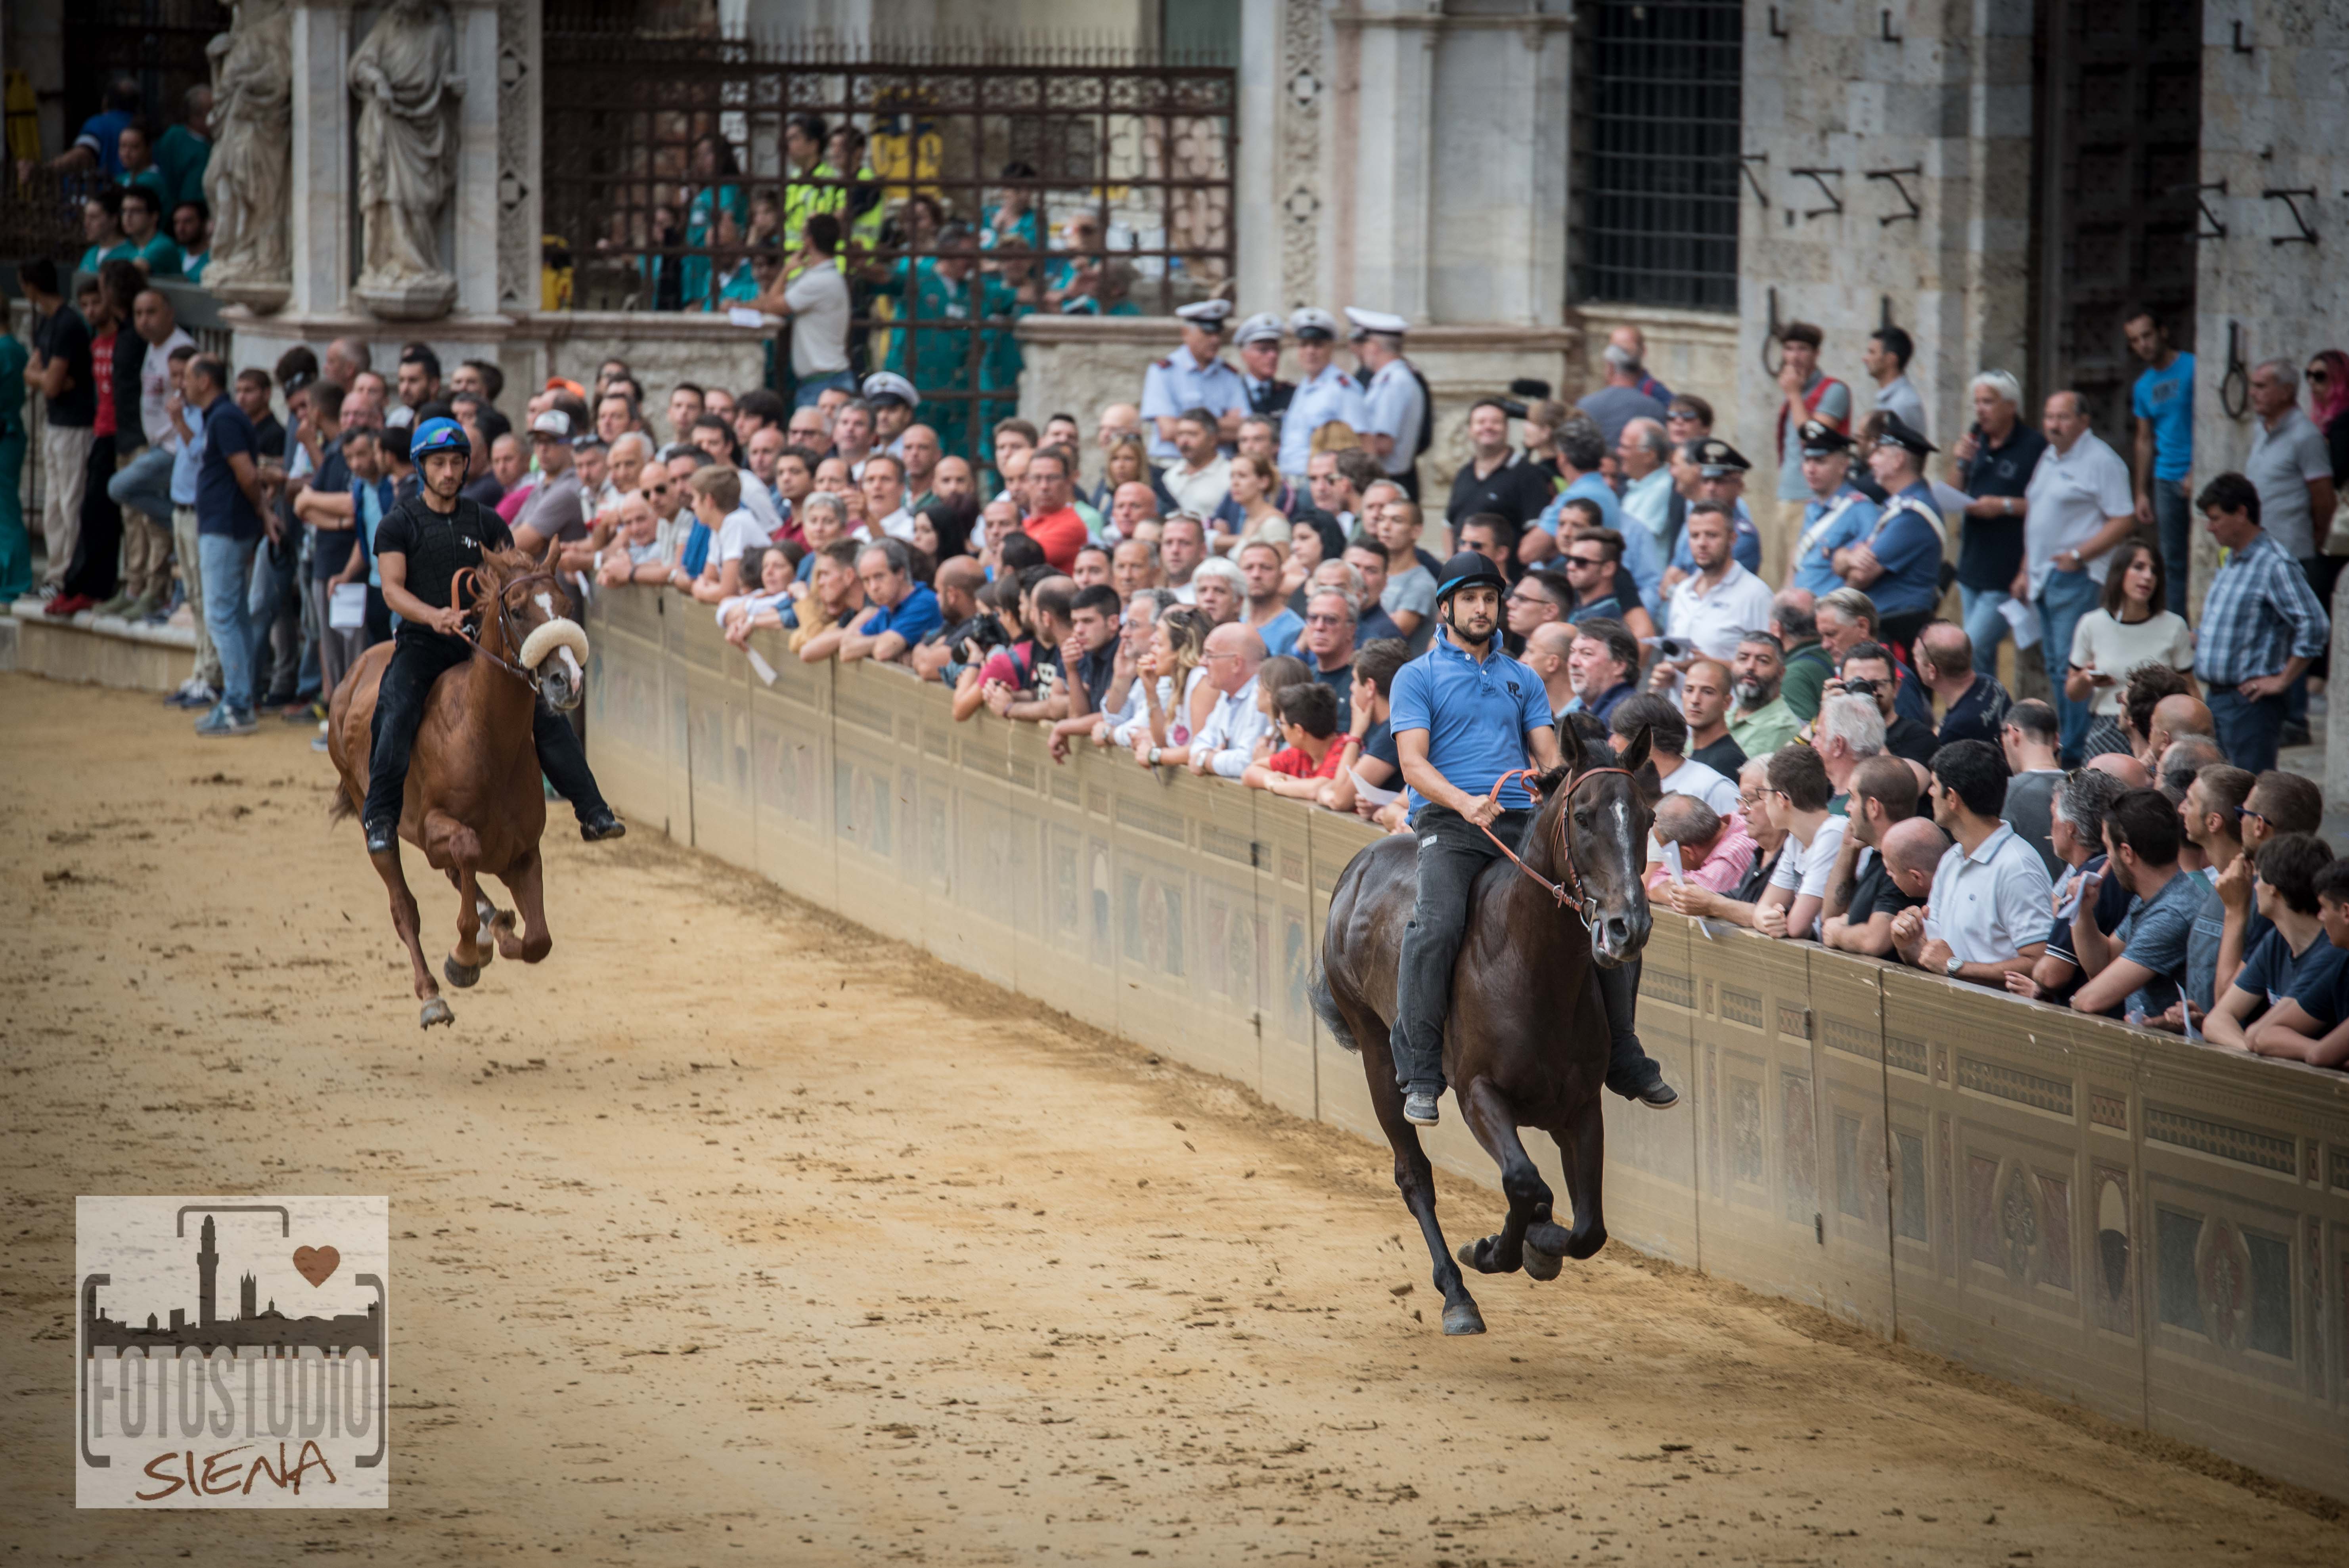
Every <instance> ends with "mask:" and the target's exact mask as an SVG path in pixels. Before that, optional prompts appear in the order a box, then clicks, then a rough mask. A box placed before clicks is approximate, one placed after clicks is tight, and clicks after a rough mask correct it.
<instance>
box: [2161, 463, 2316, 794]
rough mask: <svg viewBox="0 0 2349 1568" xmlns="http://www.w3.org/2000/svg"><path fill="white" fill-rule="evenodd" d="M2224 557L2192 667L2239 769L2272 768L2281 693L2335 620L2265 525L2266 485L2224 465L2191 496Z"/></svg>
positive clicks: (2221, 739) (2257, 770) (2280, 716)
mask: <svg viewBox="0 0 2349 1568" xmlns="http://www.w3.org/2000/svg"><path fill="white" fill-rule="evenodd" d="M2194 504H2195V505H2196V506H2197V507H2198V508H2199V509H2200V511H2201V512H2202V518H2203V521H2204V524H2205V525H2206V526H2207V527H2208V528H2209V530H2210V537H2211V538H2213V539H2215V540H2217V541H2218V542H2219V543H2220V545H2221V546H2223V547H2224V548H2225V549H2226V551H2227V559H2226V562H2225V563H2224V564H2223V565H2221V566H2220V568H2219V570H2218V572H2217V573H2216V574H2215V575H2213V576H2212V578H2211V579H2210V592H2209V597H2207V598H2206V599H2204V600H2203V602H2202V625H2201V629H2200V631H2199V633H2198V634H2197V635H2196V638H2195V645H2194V670H2195V673H2196V674H2197V675H2199V676H2201V677H2202V680H2203V682H2204V684H2205V686H2206V688H2207V695H2208V696H2209V703H2210V717H2211V719H2212V721H2213V723H2214V724H2215V725H2216V727H2217V728H2218V731H2219V744H2220V746H2222V747H2224V748H2226V752H2227V759H2228V760H2229V761H2230V762H2232V763H2233V764H2234V765H2235V766H2236V767H2238V768H2246V769H2250V770H2251V771H2252V772H2253V773H2262V772H2265V771H2266V770H2267V769H2271V768H2273V767H2274V766H2275V761H2276V743H2277V739H2278V738H2279V737H2280V736H2281V735H2282V732H2283V719H2284V692H2285V690H2286V688H2288V687H2289V686H2291V685H2292V682H2293V681H2295V680H2297V679H2298V678H2299V677H2300V675H2301V673H2302V671H2303V670H2305V669H2307V668H2308V665H2309V662H2310V661H2311V660H2313V659H2314V658H2315V657H2316V656H2317V655H2320V654H2322V653H2323V652H2324V650H2325V647H2326V646H2327V645H2328V642H2329V639H2330V638H2331V636H2332V624H2331V622H2330V621H2329V620H2328V619H2327V618H2326V616H2325V613H2324V606H2323V605H2322V604H2320V603H2317V602H2316V595H2315V593H2313V592H2312V591H2311V590H2310V588H2309V586H2308V579H2307V578H2306V577H2305V576H2303V575H2302V573H2301V570H2300V564H2299V562H2296V561H2294V560H2293V559H2292V553H2291V552H2290V551H2288V550H2286V549H2285V548H2284V547H2283V546H2282V544H2280V543H2278V542H2276V541H2275V539H2274V538H2273V537H2271V535H2269V534H2268V533H2266V532H2265V531H2262V530H2261V527H2260V492H2259V490H2257V489H2256V488H2255V487H2254V486H2253V485H2252V484H2251V480H2247V479H2245V478H2244V477H2243V476H2242V475H2240V474H2220V476H2219V477H2218V478H2217V479H2215V480H2211V481H2210V482H2209V484H2208V485H2205V486H2204V487H2203V489H2202V493H2201V494H2200V495H2199V496H2198V497H2196V498H2195V503H2194Z"/></svg>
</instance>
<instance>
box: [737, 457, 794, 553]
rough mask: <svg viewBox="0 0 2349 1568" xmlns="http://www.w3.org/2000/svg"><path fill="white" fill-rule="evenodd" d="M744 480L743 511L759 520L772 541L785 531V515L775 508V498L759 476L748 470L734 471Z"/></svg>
mask: <svg viewBox="0 0 2349 1568" xmlns="http://www.w3.org/2000/svg"><path fill="white" fill-rule="evenodd" d="M734 471H735V472H736V473H737V474H739V475H740V476H741V480H742V510H743V511H747V512H749V513H750V515H751V516H752V517H755V518H757V519H758V520H759V526H760V527H761V528H763V529H765V530H766V531H767V535H768V537H769V538H770V539H772V538H773V536H774V535H776V534H778V533H781V531H782V529H783V514H782V513H781V511H777V510H776V508H775V498H774V497H773V496H772V495H771V494H769V493H768V490H767V487H766V486H765V485H763V484H761V483H760V482H759V476H758V475H756V474H754V473H752V472H751V471H750V469H735V470H734Z"/></svg>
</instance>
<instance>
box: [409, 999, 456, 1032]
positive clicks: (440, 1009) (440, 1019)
mask: <svg viewBox="0 0 2349 1568" xmlns="http://www.w3.org/2000/svg"><path fill="white" fill-rule="evenodd" d="M456 1021H457V1015H456V1014H454V1013H452V1012H450V1010H449V1001H448V998H447V997H445V996H435V997H433V998H432V1000H430V1001H429V1002H427V1003H425V1004H424V1011H423V1012H422V1013H420V1014H419V1015H418V1016H417V1019H416V1026H417V1027H418V1028H419V1029H429V1028H430V1027H431V1026H433V1025H435V1024H452V1025H453V1024H454V1023H456Z"/></svg>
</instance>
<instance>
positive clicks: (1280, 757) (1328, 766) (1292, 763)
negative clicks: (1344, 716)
mask: <svg viewBox="0 0 2349 1568" xmlns="http://www.w3.org/2000/svg"><path fill="white" fill-rule="evenodd" d="M1342 739H1343V737H1341V736H1335V735H1333V736H1331V737H1330V749H1329V750H1327V751H1325V752H1323V753H1322V754H1321V760H1320V761H1319V762H1316V761H1314V760H1313V758H1310V757H1309V756H1307V755H1306V754H1305V753H1304V752H1302V751H1300V750H1299V749H1298V748H1296V747H1294V746H1284V747H1282V748H1280V749H1279V750H1278V751H1276V752H1274V753H1273V754H1272V755H1271V756H1269V757H1268V758H1265V759H1264V765H1265V766H1266V767H1267V768H1269V769H1272V770H1273V771H1274V772H1275V773H1286V774H1288V776H1289V777H1290V778H1291V779H1335V778H1336V777H1338V767H1339V764H1340V761H1342V760H1343V759H1344V757H1345V755H1346V748H1345V747H1344V746H1343V745H1341V744H1340V742H1341V741H1342Z"/></svg>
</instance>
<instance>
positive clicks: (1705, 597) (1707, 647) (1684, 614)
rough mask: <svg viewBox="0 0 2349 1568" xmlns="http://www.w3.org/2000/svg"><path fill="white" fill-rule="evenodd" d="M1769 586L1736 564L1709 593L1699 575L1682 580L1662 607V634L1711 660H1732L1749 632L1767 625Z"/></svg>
mask: <svg viewBox="0 0 2349 1568" xmlns="http://www.w3.org/2000/svg"><path fill="white" fill-rule="evenodd" d="M1771 614H1773V612H1772V609H1771V604H1770V585H1769V584H1768V583H1764V582H1763V581H1762V579H1760V578H1759V577H1756V576H1754V573H1751V572H1748V571H1746V570H1745V568H1744V566H1743V565H1741V564H1740V563H1739V562H1736V561H1732V562H1730V563H1729V570H1728V571H1727V572H1725V573H1723V574H1722V578H1721V581H1720V582H1718V583H1714V584H1713V587H1712V588H1711V589H1710V590H1708V589H1706V588H1705V586H1704V577H1703V574H1702V573H1697V574H1696V575H1693V576H1689V577H1683V578H1682V579H1681V581H1680V585H1679V586H1678V587H1676V588H1674V589H1673V590H1672V594H1671V600H1670V602H1669V603H1667V604H1666V605H1665V609H1664V618H1665V628H1664V629H1665V630H1666V632H1668V633H1669V634H1671V635H1672V636H1675V637H1681V638H1684V639H1686V640H1687V641H1689V642H1691V643H1693V644H1695V645H1696V646H1697V648H1698V650H1699V651H1700V652H1702V654H1703V655H1705V657H1707V658H1710V659H1733V658H1735V657H1736V656H1737V645H1738V644H1739V643H1740V642H1741V641H1743V640H1744V636H1745V634H1746V633H1748V632H1758V631H1762V630H1764V628H1766V627H1767V626H1768V625H1769V624H1770V617H1771Z"/></svg>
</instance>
